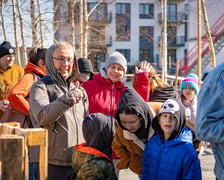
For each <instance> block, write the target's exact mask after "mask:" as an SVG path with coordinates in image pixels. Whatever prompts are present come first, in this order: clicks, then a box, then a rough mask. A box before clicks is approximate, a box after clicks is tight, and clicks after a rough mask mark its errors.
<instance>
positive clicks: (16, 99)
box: [8, 48, 47, 116]
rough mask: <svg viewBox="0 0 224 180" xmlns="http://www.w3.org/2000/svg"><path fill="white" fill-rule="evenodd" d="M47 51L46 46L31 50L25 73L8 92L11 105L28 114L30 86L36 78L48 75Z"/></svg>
mask: <svg viewBox="0 0 224 180" xmlns="http://www.w3.org/2000/svg"><path fill="white" fill-rule="evenodd" d="M46 51H47V49H46V48H33V49H31V50H30V52H29V54H28V57H29V62H28V64H27V65H26V67H25V69H24V71H25V74H24V76H23V77H22V78H21V79H20V80H19V81H18V83H17V84H16V85H15V86H14V87H13V88H12V89H11V90H10V92H9V94H8V100H9V102H10V104H11V106H12V107H13V108H15V109H16V110H18V111H20V112H22V113H23V114H25V115H27V116H28V114H29V94H30V88H31V86H32V84H33V83H34V82H35V81H36V80H38V79H39V78H41V77H43V76H45V75H46V69H45V54H46Z"/></svg>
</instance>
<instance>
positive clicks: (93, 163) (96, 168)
mask: <svg viewBox="0 0 224 180" xmlns="http://www.w3.org/2000/svg"><path fill="white" fill-rule="evenodd" d="M72 168H73V169H74V171H75V177H76V180H85V179H93V180H94V179H105V180H116V179H117V177H116V175H115V173H114V167H113V163H112V161H111V159H110V158H109V157H108V156H107V155H106V154H104V153H102V152H100V151H99V150H97V149H96V148H93V147H90V146H87V145H86V143H83V144H80V145H76V146H75V149H74V152H73V155H72Z"/></svg>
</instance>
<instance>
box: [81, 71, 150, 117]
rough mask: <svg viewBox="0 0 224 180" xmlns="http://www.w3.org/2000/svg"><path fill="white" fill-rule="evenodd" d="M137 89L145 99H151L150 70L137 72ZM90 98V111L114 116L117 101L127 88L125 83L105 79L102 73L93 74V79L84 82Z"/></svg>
mask: <svg viewBox="0 0 224 180" xmlns="http://www.w3.org/2000/svg"><path fill="white" fill-rule="evenodd" d="M135 83H136V86H135V90H136V91H137V92H138V93H139V94H140V95H141V96H142V97H143V99H144V100H145V101H148V99H149V88H150V87H149V79H148V72H143V73H139V74H137V80H136V81H135ZM82 86H83V88H84V89H85V90H86V92H87V95H88V99H89V113H90V114H91V113H96V112H101V113H103V114H106V115H112V116H113V117H114V115H115V112H116V109H117V103H118V101H119V98H120V96H121V94H122V92H123V91H124V90H125V89H126V88H127V87H126V86H124V83H122V82H118V83H115V84H113V83H112V82H111V80H109V79H105V78H103V77H102V76H101V74H100V73H98V74H96V75H94V76H93V80H90V81H86V82H85V83H83V84H82Z"/></svg>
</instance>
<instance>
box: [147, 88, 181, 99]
mask: <svg viewBox="0 0 224 180" xmlns="http://www.w3.org/2000/svg"><path fill="white" fill-rule="evenodd" d="M176 97H177V93H176V91H175V87H174V86H168V87H164V88H156V89H155V90H154V91H153V92H151V93H150V97H149V101H153V102H164V101H166V100H167V99H169V98H176Z"/></svg>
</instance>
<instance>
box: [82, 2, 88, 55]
mask: <svg viewBox="0 0 224 180" xmlns="http://www.w3.org/2000/svg"><path fill="white" fill-rule="evenodd" d="M87 14H88V13H87V2H86V0H84V1H83V56H82V57H84V58H87V52H88V29H89V27H88V15H87Z"/></svg>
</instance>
